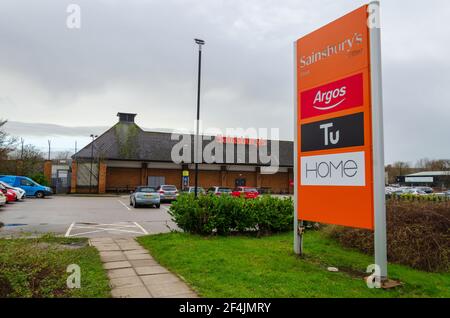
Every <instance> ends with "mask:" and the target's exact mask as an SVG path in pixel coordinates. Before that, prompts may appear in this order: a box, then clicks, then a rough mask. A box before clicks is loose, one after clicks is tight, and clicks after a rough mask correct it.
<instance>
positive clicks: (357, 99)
mask: <svg viewBox="0 0 450 318" xmlns="http://www.w3.org/2000/svg"><path fill="white" fill-rule="evenodd" d="M300 98H301V105H302V111H301V116H302V119H305V118H310V117H315V116H321V115H326V114H330V113H334V112H337V111H341V110H345V109H350V108H353V107H359V106H361V105H363V98H364V94H363V74H362V73H360V74H357V75H353V76H350V77H347V78H344V79H341V80H338V81H335V82H332V83H329V84H325V85H322V86H319V87H316V88H313V89H310V90H307V91H304V92H302V93H301V97H300Z"/></svg>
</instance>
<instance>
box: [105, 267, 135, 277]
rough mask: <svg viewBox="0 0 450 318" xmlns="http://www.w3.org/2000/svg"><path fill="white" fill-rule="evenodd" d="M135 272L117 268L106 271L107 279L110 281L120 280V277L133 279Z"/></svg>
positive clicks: (130, 269)
mask: <svg viewBox="0 0 450 318" xmlns="http://www.w3.org/2000/svg"><path fill="white" fill-rule="evenodd" d="M135 276H137V275H136V272H135V271H134V269H133V268H131V267H130V268H118V269H110V270H108V277H109V278H110V279H113V278H120V277H135Z"/></svg>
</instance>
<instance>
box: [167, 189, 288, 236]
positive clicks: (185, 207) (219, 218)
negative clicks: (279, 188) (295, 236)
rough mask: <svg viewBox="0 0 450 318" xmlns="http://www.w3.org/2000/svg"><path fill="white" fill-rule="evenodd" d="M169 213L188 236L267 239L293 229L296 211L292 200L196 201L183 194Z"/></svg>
mask: <svg viewBox="0 0 450 318" xmlns="http://www.w3.org/2000/svg"><path fill="white" fill-rule="evenodd" d="M169 213H170V214H171V216H172V218H173V221H174V222H175V223H176V224H177V225H178V227H180V228H181V229H183V230H184V231H185V232H189V233H195V234H200V235H211V234H219V235H229V234H230V233H232V232H233V233H235V232H238V233H244V232H256V233H257V234H258V235H264V234H270V233H276V232H283V231H287V230H290V229H292V224H293V223H292V222H293V215H294V207H293V202H292V199H290V198H286V199H279V198H273V197H271V196H261V197H259V198H257V199H245V198H238V197H233V196H230V195H222V196H216V195H201V196H199V197H198V199H195V197H194V195H193V194H183V195H181V196H180V197H178V199H177V201H175V202H173V204H172V206H171V207H170V211H169Z"/></svg>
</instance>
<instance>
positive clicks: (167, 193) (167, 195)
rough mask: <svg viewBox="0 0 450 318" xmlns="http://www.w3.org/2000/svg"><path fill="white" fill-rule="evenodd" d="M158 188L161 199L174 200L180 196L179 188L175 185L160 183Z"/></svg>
mask: <svg viewBox="0 0 450 318" xmlns="http://www.w3.org/2000/svg"><path fill="white" fill-rule="evenodd" d="M156 190H157V191H158V192H159V195H160V197H161V201H173V200H176V199H177V197H178V189H177V187H176V186H174V185H169V184H164V185H160V186H159V187H158V188H157V189H156Z"/></svg>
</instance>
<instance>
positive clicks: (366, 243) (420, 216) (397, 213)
mask: <svg viewBox="0 0 450 318" xmlns="http://www.w3.org/2000/svg"><path fill="white" fill-rule="evenodd" d="M386 207H387V211H386V212H387V243H388V246H387V248H388V259H389V261H391V262H396V263H400V264H404V265H408V266H411V267H413V268H416V269H420V270H425V271H430V272H440V271H448V270H450V202H449V201H446V202H441V201H440V200H439V201H437V202H430V201H427V200H421V199H419V201H417V199H416V200H413V201H411V200H388V201H387V206H386ZM328 232H329V234H330V235H331V236H332V237H333V238H335V239H336V240H337V241H339V242H340V243H341V244H342V245H344V246H346V247H352V248H356V249H358V250H360V251H363V252H365V253H367V254H373V233H372V232H371V231H367V230H360V229H350V228H344V227H336V226H332V227H329V229H328Z"/></svg>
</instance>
